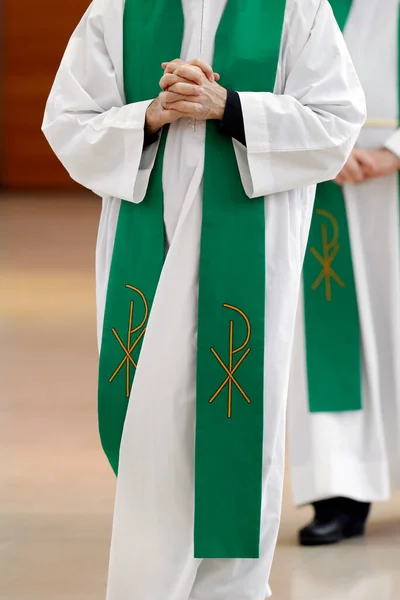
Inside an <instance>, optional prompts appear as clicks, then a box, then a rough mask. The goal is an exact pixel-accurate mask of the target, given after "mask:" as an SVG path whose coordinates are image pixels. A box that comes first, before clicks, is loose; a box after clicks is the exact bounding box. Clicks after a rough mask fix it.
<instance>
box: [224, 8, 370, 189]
mask: <svg viewBox="0 0 400 600" xmlns="http://www.w3.org/2000/svg"><path fill="white" fill-rule="evenodd" d="M293 4H294V5H295V8H296V10H293V11H292V13H293V14H292V16H291V17H289V19H288V21H287V22H286V24H285V27H286V34H285V33H284V43H283V46H284V48H283V57H281V65H280V76H281V79H282V83H281V88H282V93H281V94H279V93H275V94H271V93H251V92H248V93H247V92H246V93H241V94H240V99H241V103H242V109H243V116H244V123H245V133H246V144H247V147H246V148H245V147H244V146H243V145H241V144H240V143H239V142H237V141H234V146H235V152H236V156H237V161H238V165H239V170H240V174H241V178H242V182H243V186H244V189H245V191H246V194H247V195H248V196H249V197H250V198H255V197H258V196H266V195H268V194H274V193H278V192H282V191H286V190H291V189H294V188H298V187H303V186H308V185H313V184H316V183H320V182H322V181H327V180H330V179H333V178H335V177H336V175H337V174H338V173H339V171H340V170H341V168H342V167H343V165H344V163H345V162H346V160H347V158H348V156H349V154H350V152H351V150H352V148H353V146H354V144H355V142H356V141H357V137H358V135H359V132H360V129H361V127H362V125H363V123H364V120H365V114H366V108H365V97H364V93H363V90H362V88H361V85H360V82H359V80H358V77H357V75H356V72H355V69H354V67H353V64H352V62H351V59H350V56H349V53H348V51H347V48H346V45H345V42H344V39H343V36H342V34H341V32H340V30H339V27H338V25H337V23H336V21H335V19H334V16H333V13H332V10H331V7H330V5H329V3H328V2H327V0H319V1H318V7H317V10H316V11H314V14H313V20H312V21H311V22H309V23H308V31H306V32H305V31H304V29H305V27H306V26H307V19H306V18H302V14H303V15H304V12H305V11H306V10H307V6H308V7H310V6H311V5H312V4H313V2H312V1H310V0H307V2H303V0H293ZM314 6H315V2H314ZM301 10H303V13H301ZM310 26H311V27H310ZM305 33H306V35H304V34H305ZM302 37H303V39H304V42H303V43H302V46H301V47H300V48H298V50H297V51H296V52H295V53H293V48H296V43H297V44H298V42H297V41H296V40H301V39H302ZM285 46H286V47H285ZM278 78H279V74H278ZM275 91H276V90H275Z"/></svg>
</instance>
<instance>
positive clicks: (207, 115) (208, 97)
mask: <svg viewBox="0 0 400 600" xmlns="http://www.w3.org/2000/svg"><path fill="white" fill-rule="evenodd" d="M162 68H163V69H164V75H163V76H162V78H161V80H160V87H161V90H162V91H161V92H160V94H159V96H158V97H157V98H156V99H155V100H154V101H153V102H152V103H151V104H150V106H149V107H148V109H147V113H146V131H147V132H148V133H149V134H154V133H156V132H157V131H158V130H159V129H161V128H162V127H163V126H164V125H167V124H169V123H174V122H175V121H178V120H179V119H182V118H189V119H197V120H199V121H206V120H208V119H215V120H222V118H223V116H224V111H225V105H226V98H227V91H226V89H225V88H223V87H222V86H221V85H219V83H218V81H219V79H220V76H219V75H218V73H214V71H213V69H212V67H210V65H208V64H207V63H205V62H204V61H202V60H200V59H195V60H192V61H189V62H185V61H183V60H180V59H176V60H173V61H171V62H168V63H167V62H166V63H163V64H162Z"/></svg>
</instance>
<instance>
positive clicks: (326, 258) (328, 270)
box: [310, 210, 345, 302]
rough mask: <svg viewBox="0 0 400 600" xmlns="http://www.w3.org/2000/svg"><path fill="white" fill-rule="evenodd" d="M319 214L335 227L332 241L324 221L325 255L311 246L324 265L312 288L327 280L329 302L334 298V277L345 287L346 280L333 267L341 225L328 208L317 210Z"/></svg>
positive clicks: (326, 289) (326, 292)
mask: <svg viewBox="0 0 400 600" xmlns="http://www.w3.org/2000/svg"><path fill="white" fill-rule="evenodd" d="M317 215H321V216H322V217H325V218H326V219H328V220H329V221H330V223H331V225H332V227H333V236H332V239H331V241H329V240H328V228H327V226H326V223H322V227H321V235H322V251H323V255H321V254H320V253H319V252H318V250H317V249H316V248H314V247H312V248H310V251H311V252H312V254H313V255H314V256H315V258H316V259H317V260H318V262H319V263H321V265H322V271H321V273H320V274H319V275H318V277H317V279H316V280H315V282H314V283H313V285H312V289H313V290H314V291H315V290H316V289H318V288H319V286H320V285H321V283H322V282H323V281H324V282H325V297H326V300H327V301H328V302H331V300H332V282H331V279H334V280H335V281H336V283H337V284H338V285H339V286H340V287H342V288H344V287H345V284H344V282H343V281H342V280H341V279H340V277H339V276H338V275H337V273H335V271H334V270H333V268H332V264H333V262H334V260H335V258H336V257H337V255H338V252H339V250H340V244H339V225H338V222H337V220H336V219H335V217H334V216H333V215H331V213H329V212H327V211H326V210H317Z"/></svg>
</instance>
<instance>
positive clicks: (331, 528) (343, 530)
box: [299, 498, 370, 546]
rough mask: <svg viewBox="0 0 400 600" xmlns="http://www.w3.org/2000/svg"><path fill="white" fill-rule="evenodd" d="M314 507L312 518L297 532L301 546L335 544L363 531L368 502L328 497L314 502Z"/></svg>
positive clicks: (368, 508)
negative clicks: (313, 516)
mask: <svg viewBox="0 0 400 600" xmlns="http://www.w3.org/2000/svg"><path fill="white" fill-rule="evenodd" d="M314 509H315V518H314V520H313V521H312V522H311V523H310V524H309V525H307V526H306V527H304V528H303V529H302V530H301V531H300V533H299V542H300V545H301V546H324V545H327V544H337V543H338V542H341V541H343V540H345V539H349V538H352V537H361V536H363V535H364V533H365V523H366V520H367V517H368V514H369V510H370V504H367V503H364V502H356V501H355V500H350V499H348V498H330V499H328V500H323V501H321V502H316V503H315V504H314Z"/></svg>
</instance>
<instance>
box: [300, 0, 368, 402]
mask: <svg viewBox="0 0 400 600" xmlns="http://www.w3.org/2000/svg"><path fill="white" fill-rule="evenodd" d="M331 4H332V8H333V10H334V13H335V17H336V19H337V21H338V23H339V26H340V27H341V29H342V30H343V28H344V26H345V24H346V21H347V18H348V15H349V12H350V9H351V0H331ZM303 283H304V317H305V335H306V356H307V379H308V398H309V409H310V412H341V411H354V410H360V409H361V408H362V392H361V339H360V322H359V314H358V302H357V293H356V286H355V280H354V271H353V262H352V255H351V244H350V236H349V227H348V222H347V216H346V206H345V201H344V196H343V192H342V189H341V188H340V187H339V186H338V185H336V184H335V183H334V182H327V183H323V184H321V185H319V186H318V187H317V195H316V201H315V207H314V214H313V219H312V223H311V231H310V237H309V241H308V248H307V252H306V258H305V262H304V270H303Z"/></svg>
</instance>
